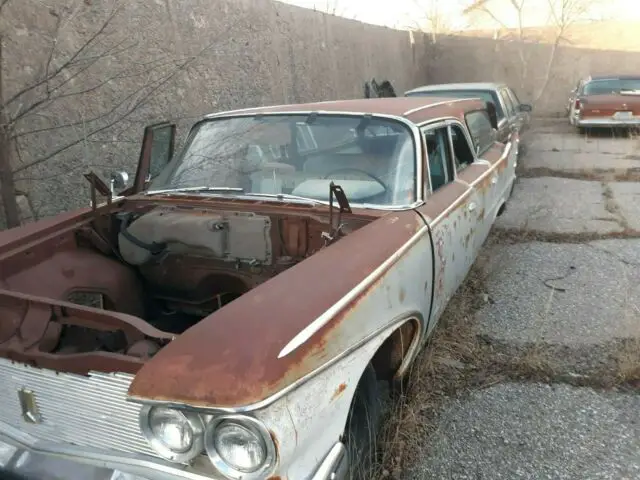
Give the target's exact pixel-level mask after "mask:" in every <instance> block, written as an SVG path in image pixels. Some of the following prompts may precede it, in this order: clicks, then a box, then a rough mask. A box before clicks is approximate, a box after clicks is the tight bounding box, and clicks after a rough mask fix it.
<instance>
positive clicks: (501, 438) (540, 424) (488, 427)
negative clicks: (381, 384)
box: [404, 384, 640, 480]
mask: <svg viewBox="0 0 640 480" xmlns="http://www.w3.org/2000/svg"><path fill="white" fill-rule="evenodd" d="M638 411H640V396H638V395H630V394H622V393H613V392H608V393H599V392H596V391H594V390H591V389H589V388H575V387H570V386H567V385H553V386H549V385H542V384H502V385H497V386H494V387H491V388H489V389H487V390H483V391H478V392H475V393H474V394H472V395H471V397H470V398H468V399H466V400H455V401H453V402H452V403H451V404H450V405H449V406H448V407H447V408H445V409H444V410H443V411H442V412H441V414H440V416H439V418H438V430H437V431H436V432H435V434H434V435H433V437H432V438H430V443H431V445H432V447H431V448H430V449H429V450H428V451H427V452H426V453H425V458H424V461H423V462H421V463H420V465H418V466H416V467H415V468H414V469H413V470H412V471H410V472H407V473H408V474H406V475H405V477H404V478H405V480H413V479H415V480H418V479H452V480H458V479H460V480H462V479H474V480H484V479H486V480H493V479H553V480H556V479H557V480H561V479H576V480H578V479H579V480H591V479H594V480H595V479H599V480H600V479H616V480H624V479H629V480H630V479H637V478H640V421H639V420H638V415H637V414H638Z"/></svg>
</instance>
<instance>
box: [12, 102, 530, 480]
mask: <svg viewBox="0 0 640 480" xmlns="http://www.w3.org/2000/svg"><path fill="white" fill-rule="evenodd" d="M495 126H496V125H495V122H493V123H492V121H491V118H490V116H489V114H488V112H487V110H486V105H485V102H483V101H481V100H478V99H454V98H424V97H420V98H416V97H412V98H379V99H361V100H344V101H334V102H321V103H314V104H303V105H284V106H274V107H263V108H254V109H245V110H240V111H232V112H223V113H218V114H213V115H209V116H207V117H205V118H203V119H202V120H200V121H198V122H197V123H196V124H195V125H194V126H193V127H192V129H191V130H190V132H189V134H188V136H187V138H186V141H185V146H184V147H183V148H182V149H181V151H180V152H179V153H178V154H177V155H173V149H174V147H173V145H174V143H175V126H174V125H171V124H168V123H162V124H156V125H153V126H149V127H147V129H146V130H145V134H144V138H143V142H142V148H141V153H140V158H139V164H138V168H137V172H136V174H135V178H134V179H133V182H132V185H130V186H128V188H126V189H125V190H121V191H120V192H119V195H117V196H113V197H112V196H111V194H112V193H113V192H111V191H110V189H109V187H108V185H107V184H106V183H105V182H103V181H102V180H101V179H100V178H99V177H98V176H97V175H95V174H93V173H89V174H87V175H86V178H87V179H88V181H89V183H90V186H91V192H92V206H91V208H86V209H81V210H78V211H74V212H69V213H65V214H61V215H59V216H57V217H54V218H50V219H45V220H41V221H39V222H37V223H33V224H29V225H25V226H23V227H20V228H16V229H12V230H8V231H5V232H0V272H1V274H0V342H1V343H0V401H1V403H2V409H0V462H1V463H0V471H5V472H6V471H12V472H22V473H29V474H32V475H36V476H37V478H41V479H48V478H51V477H50V473H51V472H56V474H57V475H63V476H64V478H65V479H67V480H76V479H78V480H79V479H81V480H86V479H88V478H91V479H94V478H95V479H98V478H104V479H107V478H111V479H115V478H120V479H129V478H133V477H130V476H126V475H125V474H124V473H123V472H126V473H127V474H132V475H133V474H135V475H138V476H137V477H135V478H136V479H142V478H144V479H188V480H200V479H276V478H278V479H284V478H288V479H292V480H303V479H314V480H325V479H326V480H328V479H343V478H355V477H356V474H357V473H358V472H360V473H362V469H366V467H365V466H366V465H367V462H368V461H369V460H370V459H371V453H372V451H373V450H374V448H375V438H376V433H377V431H378V427H379V422H380V411H381V409H380V399H381V396H382V395H383V393H384V391H385V388H386V386H391V387H393V385H397V384H398V383H397V382H399V381H400V380H402V379H403V377H405V375H406V373H407V372H408V369H409V366H410V365H411V363H412V362H413V361H414V360H415V358H416V355H417V354H418V352H419V350H420V348H421V347H422V346H424V344H425V341H426V339H427V338H428V337H429V335H430V334H431V333H432V331H433V329H434V327H435V326H436V323H437V322H438V319H439V318H440V316H441V315H442V312H443V310H444V308H445V306H446V305H447V302H448V301H449V299H450V298H451V296H452V295H453V294H454V292H455V291H456V289H457V288H458V287H459V285H460V284H461V283H462V281H463V280H464V278H465V276H466V275H467V273H468V271H469V269H470V267H471V265H472V264H473V262H474V260H475V258H476V256H477V255H478V251H479V250H480V248H481V246H482V244H483V242H484V241H485V239H486V238H487V235H488V234H489V230H490V229H491V227H492V225H493V223H494V221H495V218H496V216H497V215H498V214H499V213H500V212H501V211H502V210H503V209H504V208H505V203H506V201H507V199H508V197H509V196H510V194H511V190H512V187H513V183H514V179H515V162H516V156H515V152H516V151H517V143H518V134H517V133H513V134H512V136H511V137H509V139H508V141H507V143H499V142H496V141H495V138H494V130H493V129H494V128H495ZM469 129H471V134H470V132H469ZM472 138H473V140H472ZM114 178H116V179H118V181H117V182H115V183H116V185H115V186H117V187H118V188H119V189H121V188H124V186H123V185H117V184H118V183H120V180H121V179H122V178H123V177H122V176H116V177H114ZM149 179H150V180H149ZM99 195H104V196H106V201H105V202H103V203H99V202H98V199H99ZM387 391H388V389H387ZM25 452H28V454H26V453H25ZM118 472H119V473H118ZM118 475H120V476H118ZM363 475H364V477H365V478H366V477H367V475H366V471H365V472H364V473H363Z"/></svg>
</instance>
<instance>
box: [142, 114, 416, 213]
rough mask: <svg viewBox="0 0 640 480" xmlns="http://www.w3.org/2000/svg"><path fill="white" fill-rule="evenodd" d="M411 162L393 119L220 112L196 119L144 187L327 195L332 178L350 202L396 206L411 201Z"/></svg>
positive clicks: (412, 154)
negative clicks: (217, 115)
mask: <svg viewBox="0 0 640 480" xmlns="http://www.w3.org/2000/svg"><path fill="white" fill-rule="evenodd" d="M415 166H416V151H415V146H414V141H413V136H412V133H411V130H410V129H409V128H408V127H407V126H406V125H404V124H403V123H401V122H398V121H395V120H389V119H385V118H377V117H370V116H366V117H364V116H337V115H328V114H312V115H306V114H305V115H299V114H296V115H262V116H260V115H258V116H244V117H233V118H220V119H211V120H207V121H204V122H202V123H200V124H199V125H196V127H195V128H194V129H193V130H192V132H191V134H190V135H189V138H188V139H187V143H186V145H185V147H184V149H183V151H182V152H181V153H180V154H179V155H177V156H176V157H175V158H174V159H173V160H172V161H171V162H170V163H169V164H168V165H167V166H166V168H165V169H164V170H163V171H162V172H160V174H159V175H158V176H157V177H156V178H154V179H153V181H152V183H151V187H150V189H149V192H150V193H153V191H154V190H173V189H188V188H197V187H211V192H215V193H220V194H227V195H229V194H231V195H252V194H253V195H255V194H260V195H278V194H288V195H293V196H296V197H305V198H309V199H314V200H321V201H328V200H329V184H330V182H331V181H334V182H335V183H336V184H338V185H340V186H341V187H342V188H343V190H344V191H345V193H346V195H347V198H348V199H349V201H350V202H351V203H367V204H376V205H385V206H400V205H408V204H411V203H413V202H414V201H415V200H416V181H415ZM225 190H226V191H225ZM203 191H204V190H203Z"/></svg>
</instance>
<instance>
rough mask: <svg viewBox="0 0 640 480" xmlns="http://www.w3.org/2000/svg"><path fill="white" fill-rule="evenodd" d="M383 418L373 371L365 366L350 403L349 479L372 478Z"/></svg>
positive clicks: (347, 432)
mask: <svg viewBox="0 0 640 480" xmlns="http://www.w3.org/2000/svg"><path fill="white" fill-rule="evenodd" d="M381 420H382V401H381V392H380V386H379V383H378V379H377V378H376V372H375V370H374V369H373V366H372V365H371V364H369V365H367V368H366V369H365V371H364V373H363V374H362V377H360V381H359V383H358V387H357V389H356V393H355V395H354V396H353V400H352V402H351V409H350V410H349V415H348V416H347V425H346V428H345V432H344V441H345V444H346V448H347V452H348V455H349V477H348V478H349V479H351V480H365V479H370V478H371V470H372V468H373V466H374V461H375V458H376V450H377V449H376V444H377V439H378V433H379V431H380V424H381Z"/></svg>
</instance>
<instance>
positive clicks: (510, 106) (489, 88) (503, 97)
mask: <svg viewBox="0 0 640 480" xmlns="http://www.w3.org/2000/svg"><path fill="white" fill-rule="evenodd" d="M405 96H407V97H413V96H430V97H455V98H481V99H482V100H484V101H485V102H492V103H493V104H494V105H495V108H496V115H497V117H498V119H497V120H498V126H497V130H498V134H497V140H498V141H500V142H504V143H506V142H507V141H508V139H509V136H510V135H511V132H512V131H514V130H517V131H518V132H519V133H520V134H522V133H523V132H524V131H526V129H527V128H528V126H529V124H530V123H531V111H532V110H533V107H532V106H531V105H529V104H526V103H520V100H519V99H518V96H517V95H516V93H515V92H514V91H513V89H512V88H511V87H509V86H508V85H505V84H504V83H443V84H438V85H425V86H423V87H418V88H414V89H413V90H409V91H408V92H405Z"/></svg>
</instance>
